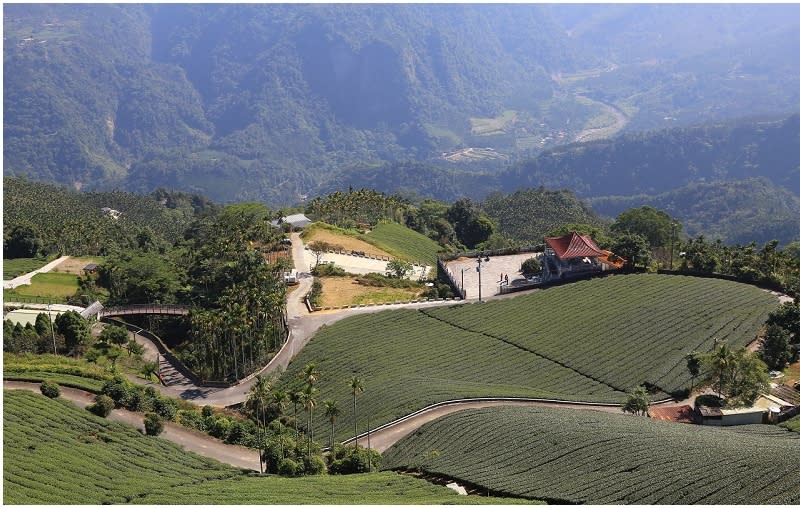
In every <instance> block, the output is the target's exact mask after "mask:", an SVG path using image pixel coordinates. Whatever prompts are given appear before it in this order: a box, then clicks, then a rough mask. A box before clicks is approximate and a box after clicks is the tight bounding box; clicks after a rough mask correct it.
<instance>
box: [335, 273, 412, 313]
mask: <svg viewBox="0 0 800 508" xmlns="http://www.w3.org/2000/svg"><path fill="white" fill-rule="evenodd" d="M321 280H322V306H323V307H339V306H342V305H359V304H362V303H363V304H366V303H386V302H392V303H393V302H396V301H400V302H402V301H408V300H413V299H414V298H415V297H416V296H417V295H419V294H420V293H421V292H422V291H423V289H424V288H419V289H404V288H388V287H386V288H381V287H371V286H365V285H362V284H359V283H358V282H356V278H355V277H322V278H321Z"/></svg>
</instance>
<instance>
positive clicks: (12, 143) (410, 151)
mask: <svg viewBox="0 0 800 508" xmlns="http://www.w3.org/2000/svg"><path fill="white" fill-rule="evenodd" d="M3 23H4V37H5V38H6V43H5V44H4V55H3V56H4V74H5V76H6V78H5V80H4V125H3V127H4V139H5V144H4V172H5V174H10V175H11V174H13V175H20V174H25V175H26V176H28V177H29V178H32V179H37V180H46V181H55V182H59V183H65V184H69V185H73V186H75V187H83V188H93V189H104V188H111V187H115V186H119V187H125V188H126V189H130V190H136V191H141V192H149V191H151V190H153V189H155V188H158V187H166V188H174V189H181V190H187V191H192V192H199V193H203V194H206V195H208V196H209V197H211V198H213V199H215V200H217V201H223V202H225V201H235V200H243V199H260V200H266V201H268V202H269V203H270V204H293V203H296V202H298V201H299V200H301V199H302V197H303V196H307V195H310V194H313V193H314V192H315V190H316V189H317V188H318V187H320V186H321V185H323V184H324V183H325V182H326V181H329V180H335V179H336V177H335V175H336V174H337V173H339V172H342V171H348V170H349V169H350V168H353V167H381V166H383V165H386V164H391V163H397V162H401V161H405V160H413V161H415V162H417V163H425V164H429V165H433V166H438V167H442V168H447V169H448V170H450V169H453V170H456V171H459V170H461V169H462V168H463V167H465V165H464V164H461V163H459V164H451V163H447V162H445V161H444V160H442V158H441V157H442V154H443V153H444V152H453V151H459V150H462V149H465V148H469V147H479V148H482V147H488V148H492V149H493V150H496V152H497V153H498V154H500V157H499V158H498V159H496V160H494V161H490V162H486V161H482V160H481V158H480V157H478V158H477V159H475V160H476V161H477V162H472V163H469V168H470V172H471V173H480V171H475V169H476V168H475V165H478V166H481V165H484V170H485V172H486V173H490V174H494V173H496V172H497V171H498V170H499V169H502V167H503V166H504V163H503V162H502V161H504V160H506V159H508V160H510V161H511V162H512V163H513V162H515V161H519V160H522V159H524V158H526V157H529V156H535V155H537V154H538V153H539V152H541V151H542V150H543V149H544V150H546V149H549V148H552V147H554V146H556V145H558V144H563V143H566V142H569V141H570V140H572V139H575V138H576V137H577V136H578V135H579V134H581V135H583V134H585V133H586V132H593V133H595V134H594V135H596V136H610V135H613V133H614V132H616V130H618V129H619V128H620V127H621V126H622V124H621V123H620V124H618V125H615V124H614V123H613V122H614V119H613V118H612V116H611V114H610V111H620V112H622V114H624V115H625V118H626V122H625V123H624V127H623V128H624V129H626V130H633V129H636V130H641V129H653V128H660V127H664V126H667V125H689V124H694V123H699V122H704V121H712V120H713V121H720V120H725V119H727V118H732V117H740V116H743V115H745V114H750V113H753V114H772V115H774V114H782V113H790V112H793V111H797V110H798V109H800V62H798V61H797V59H796V58H795V57H794V55H795V49H796V47H797V46H798V45H800V35H798V34H800V6H795V5H779V6H760V5H759V6H745V5H743V6H727V5H690V6H661V5H613V6H603V5H594V6H570V5H556V4H554V5H501V4H495V5H477V4H467V5H455V4H448V5H437V4H406V5H392V4H381V5H344V4H339V5H336V4H329V5H326V4H311V5H299V4H266V5H258V4H241V5H239V4H220V5H214V4H148V5H137V4H123V5H115V4H97V5H78V4H9V5H7V6H5V8H4V22H3ZM698 26H703V27H705V29H704V30H703V31H698V30H696V27H698ZM223 27H224V29H223ZM654 27H655V28H654ZM656 29H657V30H656ZM654 30H656V31H655V32H654ZM700 32H702V33H700ZM653 33H656V34H657V35H658V37H651V36H650V35H651V34H653ZM623 132H624V131H623ZM582 133H583V134H582ZM498 161H499V162H498ZM581 183H582V184H583V188H576V190H578V192H584V189H585V188H586V183H585V182H581ZM409 186H410V187H413V186H414V182H410V183H409ZM534 186H538V184H537V185H534ZM564 186H565V185H563V184H557V185H554V187H557V188H562V187H564ZM468 187H470V188H472V187H473V186H468ZM640 187H641V188H640V189H639V191H643V190H648V191H649V190H650V189H648V188H647V187H646V186H644V185H642V186H640ZM504 188H505V187H504ZM652 190H654V191H656V192H661V191H663V190H664V189H659V188H654V189H652Z"/></svg>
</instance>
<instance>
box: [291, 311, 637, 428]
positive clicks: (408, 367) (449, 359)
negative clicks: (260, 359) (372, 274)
mask: <svg viewBox="0 0 800 508" xmlns="http://www.w3.org/2000/svg"><path fill="white" fill-rule="evenodd" d="M311 361H314V362H316V363H317V367H318V369H319V372H320V374H319V381H318V383H317V385H316V387H317V388H318V389H319V394H318V396H317V399H318V400H320V401H321V400H325V399H329V398H331V399H336V400H338V401H339V405H340V406H341V407H342V408H343V411H342V414H341V416H340V417H339V419H338V420H337V423H336V429H337V435H338V436H339V438H346V437H351V436H352V435H353V416H352V410H351V408H352V406H351V401H352V394H351V390H350V388H349V385H348V382H349V381H350V379H351V378H352V376H354V375H358V376H360V377H361V378H362V379H363V381H364V387H365V391H364V393H363V394H361V395H359V396H358V400H357V405H358V414H359V427H358V428H359V432H362V431H366V430H367V429H366V416H365V415H370V421H371V427H372V428H374V427H375V426H377V425H380V424H382V423H386V422H388V421H391V420H393V419H395V418H399V417H401V416H404V415H406V414H409V413H411V412H413V411H415V410H417V409H421V408H423V407H425V406H427V405H430V404H433V403H435V402H440V401H443V400H448V399H457V398H462V397H492V396H499V397H503V396H507V397H537V398H552V399H567V400H590V401H602V402H622V401H623V400H624V399H625V394H624V393H623V392H619V391H616V390H614V389H613V388H611V387H609V386H607V385H604V384H602V383H600V382H597V381H595V380H593V379H590V378H589V377H587V376H584V375H582V374H581V373H579V372H575V371H574V370H572V369H569V368H565V367H562V366H560V365H558V364H556V363H553V362H552V361H550V360H546V359H544V358H542V357H540V356H537V355H534V354H530V353H526V352H524V351H521V350H520V349H519V348H517V347H515V346H513V345H511V344H507V343H505V342H503V341H499V340H495V339H491V338H488V337H486V336H485V335H482V334H479V333H474V332H469V331H465V330H462V329H460V328H456V327H454V326H451V325H449V324H447V323H444V322H441V321H438V320H436V319H432V318H430V317H428V316H426V315H425V314H423V313H422V312H420V311H418V310H397V311H385V312H379V313H377V314H371V315H361V316H354V317H352V318H348V319H345V320H342V321H339V322H338V323H335V324H333V325H331V326H330V327H325V328H323V329H321V330H320V332H319V333H318V334H317V335H316V336H315V337H314V338H313V339H312V340H311V342H310V343H309V344H308V345H307V346H306V347H305V348H304V349H303V351H302V352H301V353H300V354H299V355H298V357H297V358H296V359H295V360H294V361H293V362H292V363H291V364H290V365H289V368H288V369H287V371H286V373H285V374H284V375H283V376H282V377H281V384H283V385H284V387H286V386H292V385H297V386H299V381H297V378H298V374H299V371H300V370H301V369H302V367H303V366H305V365H306V364H307V363H308V362H311ZM297 386H295V387H297ZM314 420H315V424H317V427H316V429H315V433H318V435H321V436H322V435H324V436H328V435H329V433H330V424H329V423H328V422H327V420H325V419H324V418H320V419H317V418H315V419H314Z"/></svg>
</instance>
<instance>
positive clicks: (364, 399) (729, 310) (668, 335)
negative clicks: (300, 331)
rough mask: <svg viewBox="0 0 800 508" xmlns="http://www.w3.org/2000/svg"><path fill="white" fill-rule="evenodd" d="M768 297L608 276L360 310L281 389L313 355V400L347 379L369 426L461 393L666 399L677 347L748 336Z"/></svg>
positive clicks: (682, 351)
mask: <svg viewBox="0 0 800 508" xmlns="http://www.w3.org/2000/svg"><path fill="white" fill-rule="evenodd" d="M777 303H778V302H777V299H776V298H775V297H774V296H771V295H769V294H768V293H766V292H764V291H762V290H760V289H757V288H755V287H753V286H748V285H745V284H740V283H735V282H729V281H724V280H713V279H700V278H693V277H685V276H667V275H615V276H612V277H607V278H604V279H594V280H590V281H585V282H578V283H575V284H570V285H565V286H561V287H555V288H550V289H547V290H544V291H538V292H535V293H531V294H528V295H524V296H519V297H517V298H514V299H510V300H497V301H492V302H487V303H483V304H467V305H457V306H452V307H438V308H430V309H420V310H398V311H385V312H380V313H377V314H370V315H360V316H354V317H351V318H347V319H344V320H342V321H339V322H337V323H335V324H333V325H331V326H328V327H324V328H322V329H321V330H320V331H319V332H318V333H317V335H315V336H314V338H313V339H312V340H311V342H309V344H308V345H307V346H306V347H305V348H303V350H302V351H301V352H300V354H299V355H298V356H297V358H295V360H294V361H293V362H292V363H291V364H290V365H289V367H288V369H287V371H286V373H285V374H284V375H283V376H282V377H281V385H282V386H283V387H287V388H288V387H292V386H293V385H295V384H297V383H298V381H296V380H297V379H298V376H299V373H300V370H301V369H302V368H303V367H304V366H305V365H306V364H307V363H309V362H316V364H317V366H318V369H319V372H320V376H319V382H318V384H317V388H319V397H318V398H319V400H324V399H328V398H332V399H336V400H338V401H340V402H345V401H349V400H351V398H352V395H351V393H350V390H349V385H348V381H349V380H350V379H351V378H352V376H354V375H357V376H359V377H361V378H362V379H363V380H364V384H365V387H366V389H365V392H364V394H363V395H361V396H359V399H358V407H359V408H361V409H359V415H361V417H362V418H363V417H364V415H366V414H369V415H370V419H371V422H372V426H373V427H375V426H377V425H380V424H382V423H385V422H387V421H390V420H393V419H395V418H399V417H401V416H404V415H406V414H409V413H411V412H413V411H414V410H417V409H421V408H423V407H425V406H427V405H429V404H432V403H435V402H440V401H443V400H449V399H456V398H462V397H489V396H506V397H536V398H551V399H565V400H578V401H591V402H612V403H620V402H622V401H623V400H624V399H625V393H626V392H627V391H629V390H631V389H632V388H634V387H636V386H638V385H640V384H643V383H644V384H648V385H650V386H651V387H652V389H653V390H654V391H655V395H654V396H655V398H657V399H658V398H666V397H667V394H668V393H672V392H680V391H681V390H685V389H688V388H689V385H690V383H691V379H690V376H689V372H688V370H687V369H686V365H685V355H686V354H688V353H691V352H693V351H707V350H709V349H710V348H711V347H713V340H714V338H717V339H719V340H726V341H728V343H729V344H731V345H732V346H734V347H738V346H742V345H745V344H748V343H750V342H751V341H753V340H754V339H755V337H756V335H757V333H758V330H759V329H760V327H761V325H762V323H763V322H764V321H765V319H766V316H767V313H768V312H770V311H771V310H773V309H774V308H775V307H776V306H777ZM352 418H353V417H352V414H351V411H346V412H344V413H343V414H342V416H341V417H340V420H339V422H338V423H337V429H338V435H339V436H340V437H341V438H345V437H350V436H351V435H352V428H353V421H352ZM364 427H365V421H364V420H361V421H360V422H359V429H360V430H362V431H363V430H366V429H365V428H364ZM318 431H319V432H327V430H326V426H325V422H319V428H318Z"/></svg>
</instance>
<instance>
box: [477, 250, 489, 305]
mask: <svg viewBox="0 0 800 508" xmlns="http://www.w3.org/2000/svg"><path fill="white" fill-rule="evenodd" d="M482 257H483V251H480V252H479V253H478V301H479V302H482V301H483V299H482V298H481V263H482V262H484V261H487V262H488V261H489V257H488V256H487V257H486V259H481V258H482Z"/></svg>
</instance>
